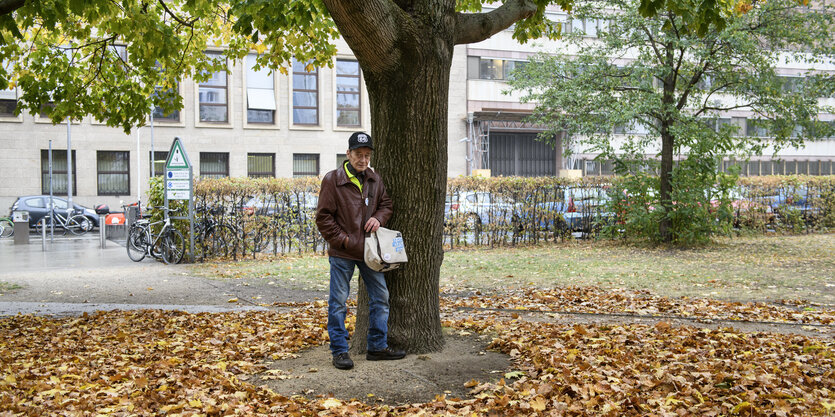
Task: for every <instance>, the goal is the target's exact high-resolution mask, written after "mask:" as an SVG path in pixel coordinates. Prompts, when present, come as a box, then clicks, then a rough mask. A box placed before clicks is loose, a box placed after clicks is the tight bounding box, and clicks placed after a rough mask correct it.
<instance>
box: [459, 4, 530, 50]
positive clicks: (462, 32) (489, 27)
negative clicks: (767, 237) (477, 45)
mask: <svg viewBox="0 0 835 417" xmlns="http://www.w3.org/2000/svg"><path fill="white" fill-rule="evenodd" d="M536 8H537V6H536V4H535V3H534V2H532V1H529V0H509V1H507V2H505V3H504V4H502V5H501V6H500V7H499V8H498V9H496V10H493V11H492V12H488V13H456V14H455V20H456V22H455V44H456V45H460V44H467V43H474V42H481V41H483V40H485V39H487V38H489V37H491V36H493V35H495V34H496V33H499V32H501V31H503V30H505V29H507V28H509V27H510V25H512V24H514V23H515V22H518V21H519V20H522V19H526V18H528V17H531V16H533V14H534V13H536Z"/></svg>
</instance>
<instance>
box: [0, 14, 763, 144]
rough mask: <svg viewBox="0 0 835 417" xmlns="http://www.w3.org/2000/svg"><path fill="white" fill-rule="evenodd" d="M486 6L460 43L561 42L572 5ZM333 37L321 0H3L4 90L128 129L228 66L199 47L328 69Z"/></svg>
mask: <svg viewBox="0 0 835 417" xmlns="http://www.w3.org/2000/svg"><path fill="white" fill-rule="evenodd" d="M745 1H747V0H743V3H744V2H745ZM486 3H488V2H486V1H484V0H461V1H458V2H455V9H456V11H457V13H456V14H455V16H456V19H457V22H456V24H457V26H458V30H457V32H456V33H457V35H456V39H455V42H456V43H468V42H473V41H478V40H482V39H484V38H486V37H488V36H490V35H492V34H494V33H496V32H498V31H499V30H502V29H504V28H506V27H507V26H510V25H511V24H513V23H515V24H516V25H515V27H514V29H513V30H514V38H516V39H518V40H519V41H520V42H525V41H527V40H529V39H535V38H539V37H543V36H547V37H550V38H555V37H557V36H559V27H558V26H557V25H556V24H555V23H554V22H551V21H549V20H548V19H546V18H545V10H546V7H547V6H548V5H549V4H555V5H558V6H560V7H562V8H564V9H566V10H570V9H571V7H573V1H572V0H558V1H551V0H512V1H505V2H503V3H502V4H501V5H499V7H497V8H496V9H495V10H492V11H490V12H489V13H477V12H480V11H482V6H483V5H484V4H486ZM668 3H671V2H667V3H665V2H664V1H663V0H661V1H658V0H655V1H650V0H643V4H642V11H643V12H644V13H645V14H652V13H655V11H656V10H658V9H660V8H661V7H662V6H664V5H665V4H668ZM676 4H677V6H676V10H677V11H679V12H681V13H683V14H685V15H687V16H697V15H698V16H701V18H700V19H687V20H688V21H693V22H696V21H698V22H711V21H721V20H722V19H723V18H724V16H726V15H728V12H729V11H732V10H733V8H734V7H735V6H734V5H737V2H736V1H734V2H732V3H727V4H726V3H724V2H716V1H707V2H692V1H689V0H677V1H676ZM399 6H400V5H399ZM402 6H404V10H408V9H409V7H437V5H433V4H432V3H429V2H427V3H426V5H424V6H420V3H418V2H416V3H415V4H412V5H409V4H403V5H402ZM368 24H374V23H373V22H368ZM700 27H701V26H700ZM337 36H339V33H338V32H337V30H336V26H335V24H334V22H333V19H332V18H331V16H330V13H329V11H328V9H327V8H326V6H325V4H324V2H323V1H320V0H300V1H293V2H282V1H264V0H248V1H243V2H225V1H218V0H157V1H147V0H124V1H116V2H114V1H109V0H87V1H82V0H45V1H33V0H29V1H26V0H0V61H3V62H4V68H2V69H0V88H6V87H8V86H9V85H11V86H16V87H19V91H20V93H21V95H20V105H19V109H20V110H28V111H31V112H33V113H37V112H40V111H41V110H42V108H44V106H45V105H47V104H49V103H54V104H55V106H54V108H52V106H51V105H50V106H48V108H46V111H47V112H48V113H49V114H50V117H51V118H52V119H53V120H54V121H56V122H58V121H61V120H64V119H65V118H70V119H80V118H81V117H84V116H85V115H87V114H91V115H93V116H94V117H96V118H97V119H99V120H101V121H104V122H106V123H107V124H108V125H111V126H121V127H122V128H123V129H124V130H125V131H129V130H130V128H131V127H132V126H138V125H140V126H141V125H142V124H144V123H145V118H146V115H147V113H148V109H149V108H150V107H151V106H152V105H154V106H160V107H162V109H163V110H164V111H166V112H167V111H172V110H175V109H178V108H181V107H182V103H181V98H180V97H179V95H178V94H176V92H175V91H174V89H172V87H173V86H175V85H176V83H177V82H178V81H179V80H182V79H183V78H185V77H192V78H194V79H196V80H198V81H200V80H202V79H205V78H206V77H208V76H209V74H210V73H211V71H214V70H218V69H223V68H225V65H226V64H225V61H224V60H222V59H217V58H213V57H211V56H207V55H206V54H205V53H204V52H205V49H206V48H207V47H222V50H223V52H224V54H225V56H226V57H227V58H232V59H239V58H241V57H243V56H244V55H245V54H246V53H248V52H250V51H255V52H257V53H258V59H257V62H258V63H259V64H260V65H262V66H266V67H270V68H273V69H277V70H281V69H282V68H286V67H288V66H289V63H290V60H291V59H292V58H293V57H295V58H296V59H298V60H299V61H301V62H308V63H310V64H311V65H313V66H325V65H330V64H331V62H330V59H331V58H332V57H333V56H334V54H335V53H336V50H335V47H334V44H333V40H334V39H335V38H336V37H337ZM284 71H286V70H284Z"/></svg>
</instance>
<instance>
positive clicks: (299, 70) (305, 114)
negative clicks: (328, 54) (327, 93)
mask: <svg viewBox="0 0 835 417" xmlns="http://www.w3.org/2000/svg"><path fill="white" fill-rule="evenodd" d="M306 66H307V65H306V64H304V63H302V62H299V61H296V60H295V59H294V60H293V124H297V125H318V124H319V70H318V69H316V68H312V69H311V71H307V68H306ZM317 175H318V173H317Z"/></svg>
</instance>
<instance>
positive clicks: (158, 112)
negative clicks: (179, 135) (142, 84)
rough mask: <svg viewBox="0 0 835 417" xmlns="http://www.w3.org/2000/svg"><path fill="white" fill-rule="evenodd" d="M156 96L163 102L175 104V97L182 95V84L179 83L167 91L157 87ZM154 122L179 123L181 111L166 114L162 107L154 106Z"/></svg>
mask: <svg viewBox="0 0 835 417" xmlns="http://www.w3.org/2000/svg"><path fill="white" fill-rule="evenodd" d="M154 90H155V91H154V94H155V95H157V96H160V98H161V100H162V101H165V102H167V103H171V104H173V103H174V97H175V95H178V94H180V93H179V91H180V84H179V83H178V84H177V85H175V86H174V87H171V88H169V89H167V90H165V89H164V87H162V86H157V87H156V88H155V89H154ZM153 114H154V121H155V122H175V123H176V122H179V121H180V110H172V111H171V112H170V113H165V111H164V110H163V109H162V107H160V106H154V112H153Z"/></svg>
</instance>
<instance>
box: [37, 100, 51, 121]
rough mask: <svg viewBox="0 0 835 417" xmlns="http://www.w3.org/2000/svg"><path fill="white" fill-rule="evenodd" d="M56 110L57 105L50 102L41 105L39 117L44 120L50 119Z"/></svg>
mask: <svg viewBox="0 0 835 417" xmlns="http://www.w3.org/2000/svg"><path fill="white" fill-rule="evenodd" d="M54 108H55V103H54V102H52V101H50V102H47V103H44V104H43V105H41V111H40V113H38V115H39V116H40V117H42V118H44V119H49V115H50V114H52V110H53V109H54Z"/></svg>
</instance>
